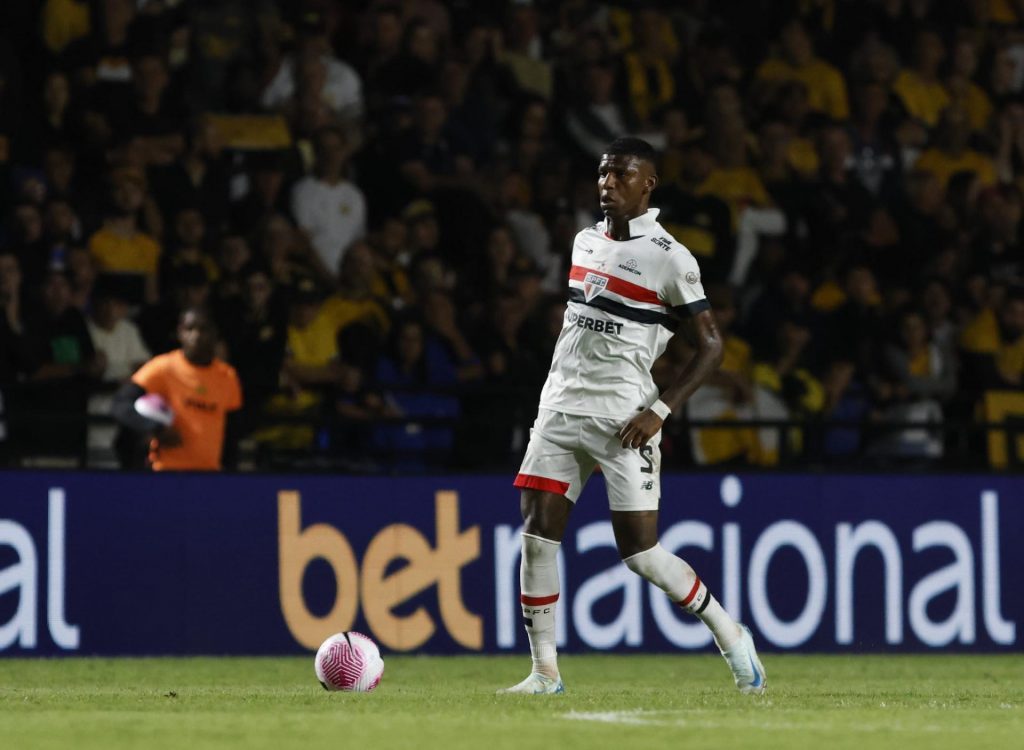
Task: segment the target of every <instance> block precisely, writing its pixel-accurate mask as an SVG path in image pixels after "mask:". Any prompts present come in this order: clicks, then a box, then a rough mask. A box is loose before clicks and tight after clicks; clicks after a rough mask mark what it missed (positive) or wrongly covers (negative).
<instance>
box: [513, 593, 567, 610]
mask: <svg viewBox="0 0 1024 750" xmlns="http://www.w3.org/2000/svg"><path fill="white" fill-rule="evenodd" d="M519 601H521V602H522V603H523V604H526V605H527V606H530V607H540V606H543V605H544V604H552V603H554V602H557V601H558V594H552V595H551V596H527V595H526V594H522V595H521V596H520V597H519Z"/></svg>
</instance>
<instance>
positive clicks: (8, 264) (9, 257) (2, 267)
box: [0, 253, 21, 303]
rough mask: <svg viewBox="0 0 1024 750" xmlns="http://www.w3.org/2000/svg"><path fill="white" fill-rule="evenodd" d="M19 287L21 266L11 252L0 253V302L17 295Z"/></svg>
mask: <svg viewBox="0 0 1024 750" xmlns="http://www.w3.org/2000/svg"><path fill="white" fill-rule="evenodd" d="M20 289H21V266H20V265H19V264H18V257H17V256H16V255H14V254H13V253H0V303H5V302H7V300H9V299H11V298H12V297H15V296H17V294H18V292H19V290H20Z"/></svg>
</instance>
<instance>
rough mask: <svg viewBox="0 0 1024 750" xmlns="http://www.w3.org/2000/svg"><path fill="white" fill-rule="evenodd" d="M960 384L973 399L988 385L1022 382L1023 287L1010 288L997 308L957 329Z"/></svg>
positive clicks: (1015, 385)
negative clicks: (961, 372)
mask: <svg viewBox="0 0 1024 750" xmlns="http://www.w3.org/2000/svg"><path fill="white" fill-rule="evenodd" d="M960 353H961V358H962V363H963V385H964V388H965V390H966V391H967V392H968V393H969V394H970V395H972V396H973V397H974V398H975V399H976V398H977V397H979V396H980V395H981V394H982V392H983V391H985V390H988V389H1000V388H1008V389H1019V388H1020V387H1021V386H1022V385H1024V291H1022V290H1021V289H1020V288H1019V287H1014V288H1012V289H1010V290H1009V291H1008V292H1007V294H1006V297H1005V298H1004V300H1003V302H1002V304H1000V305H999V307H998V309H996V310H994V309H992V308H991V307H989V308H986V309H984V310H982V311H981V312H980V313H978V314H977V315H976V316H975V317H974V318H973V319H972V320H971V321H970V322H968V323H967V325H966V326H965V327H964V329H963V331H961V333H960Z"/></svg>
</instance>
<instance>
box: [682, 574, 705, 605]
mask: <svg viewBox="0 0 1024 750" xmlns="http://www.w3.org/2000/svg"><path fill="white" fill-rule="evenodd" d="M699 588H700V577H699V576H698V578H697V580H696V581H694V582H693V588H692V589H690V593H689V594H687V595H686V598H685V599H683V600H682V601H681V602H679V606H680V607H685V606H687V605H688V604H689V603H690V602H692V601H693V597H695V596H697V589H699Z"/></svg>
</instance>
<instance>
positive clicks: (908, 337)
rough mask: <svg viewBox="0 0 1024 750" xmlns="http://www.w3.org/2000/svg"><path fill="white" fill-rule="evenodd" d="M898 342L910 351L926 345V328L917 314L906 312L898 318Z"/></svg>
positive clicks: (920, 316)
mask: <svg viewBox="0 0 1024 750" xmlns="http://www.w3.org/2000/svg"><path fill="white" fill-rule="evenodd" d="M900 341H901V342H903V346H904V347H906V348H907V349H910V350H912V351H914V350H918V349H920V348H921V347H922V346H924V345H925V344H927V343H928V326H927V324H926V323H925V321H924V316H923V315H921V313H919V312H908V313H906V314H904V315H903V317H902V318H900Z"/></svg>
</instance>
